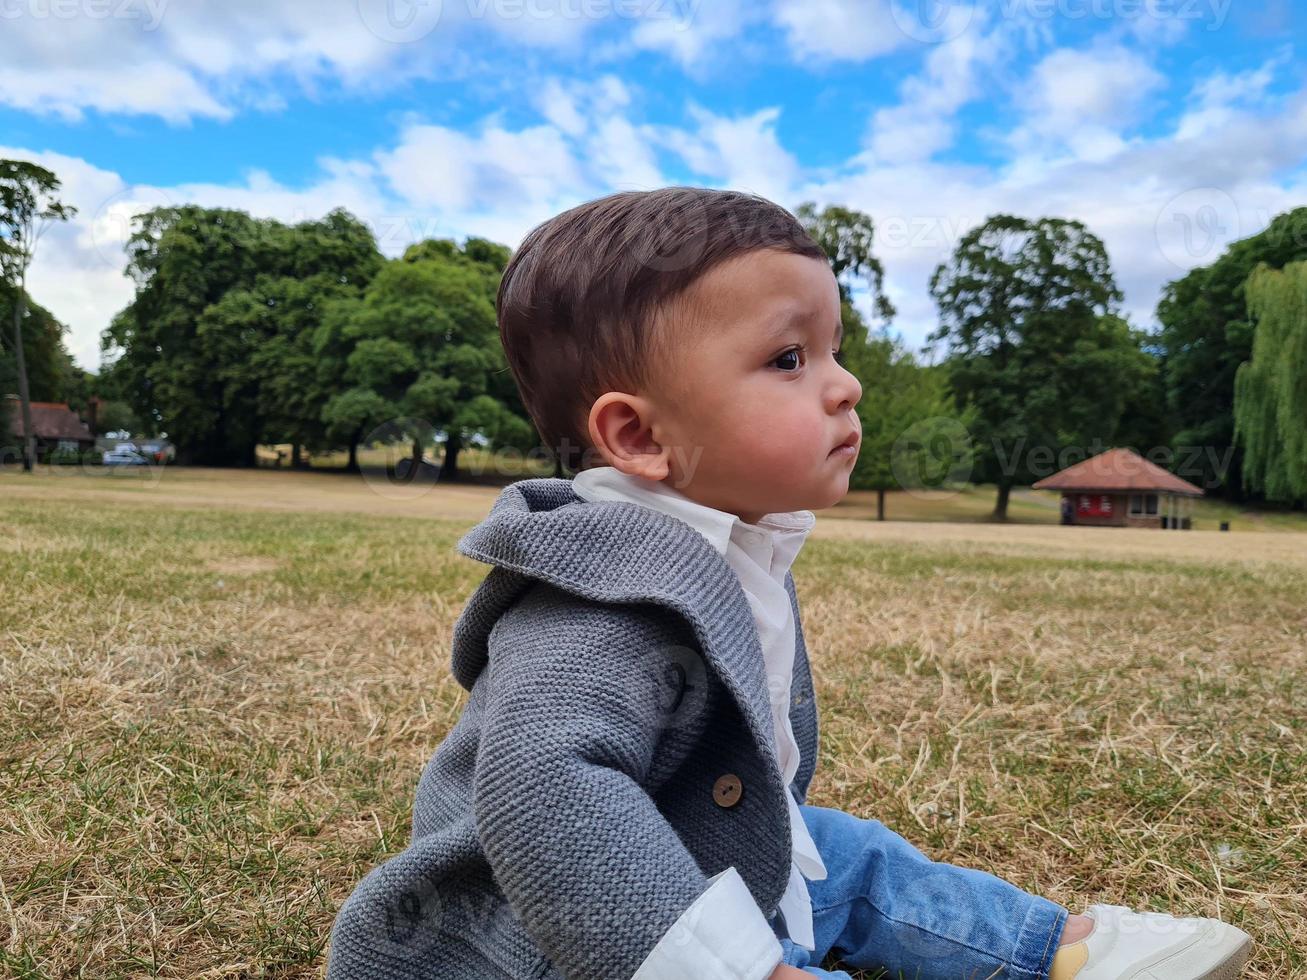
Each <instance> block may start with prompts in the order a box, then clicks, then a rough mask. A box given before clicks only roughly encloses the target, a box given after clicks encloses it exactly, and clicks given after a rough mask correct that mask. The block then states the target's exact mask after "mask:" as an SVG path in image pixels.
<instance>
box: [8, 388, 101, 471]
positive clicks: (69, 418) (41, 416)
mask: <svg viewBox="0 0 1307 980" xmlns="http://www.w3.org/2000/svg"><path fill="white" fill-rule="evenodd" d="M3 410H4V411H5V412H7V413H8V416H9V429H10V431H11V432H12V433H13V434H14V437H15V438H16V439H17V440H18V441H19V443H20V444H21V443H22V442H23V439H24V437H25V435H26V433H25V432H24V430H23V406H22V403H21V402H20V401H19V400H18V397H17V396H16V395H8V396H6V397H5V399H4V408H3ZM32 432H33V433H34V434H35V435H36V458H37V459H46V458H48V457H49V455H50V454H51V453H54V452H83V451H85V450H88V449H94V448H95V436H94V435H92V434H91V429H90V426H88V425H87V424H86V423H85V422H83V421H82V420H81V419H80V418H79V417H78V415H77V413H76V412H74V411H73V410H72V409H71V408H69V407H68V404H67V402H32Z"/></svg>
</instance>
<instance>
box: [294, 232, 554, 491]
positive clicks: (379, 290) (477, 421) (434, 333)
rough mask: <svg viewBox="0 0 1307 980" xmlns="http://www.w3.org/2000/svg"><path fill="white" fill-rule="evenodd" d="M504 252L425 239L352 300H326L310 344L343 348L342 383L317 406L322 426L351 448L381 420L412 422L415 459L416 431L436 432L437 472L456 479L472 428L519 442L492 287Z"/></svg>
mask: <svg viewBox="0 0 1307 980" xmlns="http://www.w3.org/2000/svg"><path fill="white" fill-rule="evenodd" d="M507 256H508V252H507V250H506V249H504V248H503V247H502V246H494V245H493V244H492V243H489V242H485V241H483V240H481V239H470V240H469V241H468V242H467V243H466V244H465V245H464V247H462V248H459V247H458V245H457V244H455V243H454V242H451V241H444V240H440V241H425V242H420V243H418V244H415V245H413V246H411V247H410V248H409V249H408V250H407V251H406V252H405V254H404V256H403V258H401V259H397V260H395V261H392V262H389V263H387V264H386V266H385V267H384V268H383V269H382V270H381V271H380V272H379V273H378V274H377V276H376V278H375V279H374V280H373V281H372V283H371V285H370V286H369V288H368V290H367V291H366V292H365V293H364V294H363V296H361V297H360V298H358V299H355V300H350V301H343V302H339V303H336V304H334V305H333V307H332V309H331V311H330V313H329V314H328V316H327V317H326V319H325V320H324V324H323V329H322V331H321V332H320V334H319V336H318V349H319V350H323V351H326V350H334V351H341V350H345V351H347V353H346V354H345V362H344V363H345V370H344V379H345V381H346V382H347V385H348V387H346V388H344V390H342V391H340V392H338V393H337V394H336V395H334V396H333V397H332V398H330V399H329V400H328V401H327V403H326V404H325V406H324V408H323V416H322V417H323V420H324V422H325V423H326V424H327V426H328V428H329V429H330V430H331V431H332V432H333V433H336V434H338V435H340V434H344V435H347V437H348V438H349V440H350V446H351V454H350V458H351V465H356V454H355V447H356V446H357V440H358V439H360V438H363V437H364V435H365V434H366V433H367V432H369V431H370V430H371V429H373V428H375V427H376V426H377V425H379V424H380V423H381V422H385V421H392V420H401V419H409V420H414V421H415V423H416V424H415V425H414V426H413V427H412V428H411V430H410V431H409V435H410V436H411V437H412V438H413V443H414V444H413V456H414V459H415V461H416V460H420V459H421V457H422V453H423V449H424V446H423V444H422V439H423V438H424V432H426V431H429V430H428V427H429V429H430V430H436V431H442V432H444V434H445V438H444V457H443V459H442V461H441V469H440V476H441V478H442V479H449V480H452V479H457V477H458V453H459V451H460V449H461V448H462V446H463V445H464V444H465V442H466V440H467V439H469V438H470V437H471V436H473V435H481V436H484V437H486V438H487V439H488V440H489V442H490V444H491V446H492V447H502V446H507V445H513V446H517V447H521V446H523V445H524V444H526V443H528V442H530V440H531V432H532V430H531V426H530V424H529V423H528V422H527V421H526V420H525V419H524V418H522V415H521V413H520V409H519V403H517V402H516V399H515V397H514V398H510V397H509V394H508V391H507V388H508V386H509V383H510V379H509V378H508V375H507V363H506V361H505V359H504V354H503V348H502V346H501V344H500V341H499V334H498V329H497V326H496V321H495V309H494V295H495V290H496V289H497V287H498V283H499V277H500V275H501V274H502V272H503V268H504V264H505V263H506V262H507Z"/></svg>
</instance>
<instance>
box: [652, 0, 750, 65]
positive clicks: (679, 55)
mask: <svg viewBox="0 0 1307 980" xmlns="http://www.w3.org/2000/svg"><path fill="white" fill-rule="evenodd" d="M678 8H679V9H678ZM650 10H651V11H657V15H656V16H651V17H647V18H645V19H643V20H641V21H640V22H639V23H637V24H635V26H634V27H633V29H632V31H631V37H630V42H631V45H632V46H633V47H635V48H636V49H638V50H643V51H657V52H660V53H662V54H665V55H667V56H668V57H670V58H671V59H672V60H673V61H675V62H676V63H677V64H679V65H680V66H681V67H682V68H685V69H689V70H691V71H698V70H700V69H702V68H705V67H708V63H709V62H710V61H713V60H718V61H719V60H723V55H724V54H725V53H726V52H728V51H729V50H730V48H729V47H728V45H727V42H729V41H731V40H732V39H734V38H736V36H737V35H739V34H740V33H741V32H742V31H743V30H744V28H745V27H746V25H748V24H750V23H752V22H753V21H754V20H755V19H756V18H757V14H756V12H755V11H754V9H753V8H752V6H751V5H746V4H745V3H744V2H743V0H708V2H703V0H690V2H688V3H681V4H674V3H666V4H661V3H655V4H653V5H651V7H650Z"/></svg>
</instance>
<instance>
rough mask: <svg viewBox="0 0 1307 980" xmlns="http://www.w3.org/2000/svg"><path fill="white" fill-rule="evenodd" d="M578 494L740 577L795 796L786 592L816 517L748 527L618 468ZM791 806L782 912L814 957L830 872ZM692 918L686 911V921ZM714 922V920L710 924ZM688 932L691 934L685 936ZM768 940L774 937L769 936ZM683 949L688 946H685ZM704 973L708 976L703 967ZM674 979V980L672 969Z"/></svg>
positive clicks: (785, 777) (798, 515) (581, 482)
mask: <svg viewBox="0 0 1307 980" xmlns="http://www.w3.org/2000/svg"><path fill="white" fill-rule="evenodd" d="M572 488H573V490H574V491H575V492H576V495H577V496H578V497H581V498H582V499H583V500H622V501H628V502H631V503H637V504H642V505H644V506H646V507H652V508H654V509H656V510H660V511H662V512H664V513H667V514H670V515H671V516H673V517H677V518H679V519H680V520H682V521H684V522H685V523H687V524H689V525H690V526H691V527H693V528H694V529H695V530H697V531H698V532H699V533H700V534H702V535H703V536H704V537H705V538H706V539H707V540H708V542H709V543H710V544H712V546H713V547H714V548H715V549H716V550H717V552H718V553H719V554H720V555H722V557H723V558H725V559H726V561H727V563H728V564H730V566H731V567H732V569H734V570H735V572H736V574H737V575H738V577H739V580H740V585H741V587H742V589H743V591H744V595H745V598H746V599H748V602H749V609H750V611H751V612H752V613H753V619H754V622H755V624H756V625H757V628H758V640H759V643H760V645H761V647H762V654H763V662H764V665H765V669H766V671H765V672H766V676H767V688H768V696H769V701H770V703H771V712H772V726H773V729H774V731H775V734H776V757H777V761H778V763H779V765H780V770H781V780H782V782H783V783H784V785H785V786H786V787H787V789H788V787H789V785H790V783H791V782H792V781H793V779H794V776H795V773H797V772H798V769H799V747H798V744H797V742H796V741H795V738H794V729H793V726H792V725H791V724H790V716H789V709H790V685H791V682H792V679H793V674H794V650H795V630H794V610H793V608H792V607H791V604H790V597H789V592H788V591H787V590H786V588H785V576H786V573H787V572H788V571H789V569H790V566H791V564H792V563H793V562H794V559H795V557H796V556H797V555H798V553H799V550H800V549H801V548H802V547H803V543H804V541H805V540H806V539H807V536H808V532H809V531H811V530H812V527H813V524H814V523H815V522H816V517H815V515H814V514H813V513H812V511H810V510H799V511H791V512H784V513H774V514H766V515H764V516H763V517H762V518H761V519H760V520H759V521H758V522H757V523H756V524H746V523H745V522H744V521H742V520H741V519H740V518H739V517H738V516H737V515H735V514H731V513H727V512H725V511H721V510H717V509H715V508H713V507H708V506H706V505H704V504H700V503H698V502H697V501H694V500H691V499H690V498H689V497H687V496H685V494H683V493H681V492H680V491H678V490H676V489H675V488H673V487H671V486H669V485H667V484H666V483H661V482H657V481H653V480H646V479H644V478H642V477H637V476H628V475H627V474H625V473H623V472H622V471H621V470H619V469H617V468H616V467H613V466H599V467H595V468H592V469H588V470H582V471H581V472H580V473H578V474H577V475H576V476H575V477H573V479H572ZM785 799H786V802H787V803H788V804H789V820H790V832H791V837H792V840H793V845H794V847H793V855H792V860H791V865H790V880H789V883H788V884H787V886H786V889H785V893H784V895H783V896H782V897H781V901H780V910H781V912H782V914H783V915H784V917H785V929H786V931H787V933H788V934H789V936H790V939H791V940H793V941H794V942H795V943H796V944H798V945H800V946H803V947H805V948H807V949H809V950H811V949H813V948H814V945H815V944H814V940H813V935H812V903H811V899H810V897H809V895H808V888H807V885H806V884H805V883H804V880H803V879H804V877H805V876H806V877H807V878H808V879H809V880H811V881H820V880H821V879H823V878H825V877H826V866H825V864H823V863H822V860H821V855H820V854H819V853H818V851H817V847H816V845H815V844H814V843H813V841H812V837H811V835H810V834H809V833H808V829H807V827H806V825H805V824H804V822H803V818H802V816H801V814H800V812H799V804H798V803H797V802H796V801H795V799H794V796H793V794H791V793H790V792H788V791H787V792H786V794H785ZM728 871H730V872H731V873H732V874H734V875H735V876H736V878H737V879H738V872H735V870H734V869H733V868H732V869H728ZM723 874H725V872H723ZM720 877H721V875H718V876H715V877H714V878H713V879H712V880H713V881H714V882H716V881H717V880H718V878H720ZM739 884H740V886H741V887H742V886H743V880H742V879H739ZM714 887H715V886H714ZM711 890H712V889H711V888H710V891H711ZM739 892H740V889H739V888H733V889H731V892H730V894H731V895H732V896H733V900H734V901H737V902H738V901H740V900H741V899H740V897H739ZM708 897H709V892H705V893H704V895H702V896H701V897H700V900H701V901H702V900H703V899H706V898H708ZM743 899H744V900H747V901H748V903H749V904H750V905H752V906H753V908H754V910H755V911H756V912H757V914H758V915H759V916H760V915H761V912H760V911H759V910H757V905H756V903H754V902H753V900H752V898H751V897H750V895H749V892H748V890H747V888H744V889H743ZM698 904H699V903H698V902H696V905H698ZM692 909H693V907H692ZM689 911H690V910H687V915H688V914H689ZM694 911H695V912H696V913H698V915H697V917H696V919H695V921H696V923H697V926H696V928H698V929H699V930H700V932H701V933H702V931H703V928H704V921H705V919H704V916H703V915H702V909H696V910H694ZM683 918H684V917H683ZM737 919H738V916H737ZM707 921H708V922H712V921H714V920H713V919H712V917H708V918H707ZM755 925H756V923H755ZM673 931H675V930H673ZM683 933H684V930H682V936H683ZM670 934H671V933H670V932H669V935H670ZM768 935H769V936H770V935H771V933H770V930H769V932H768ZM773 938H774V937H773ZM661 945H662V944H661V943H660V946H661ZM682 945H685V944H684V943H683V942H682ZM657 952H658V951H657V950H655V953H657ZM653 958H654V957H653V956H652V955H651V959H653ZM666 962H667V964H668V966H669V967H672V966H674V965H675V964H674V963H673V961H671V960H667V961H666ZM699 969H700V970H702V964H700V966H699ZM667 973H668V975H675V974H674V970H671V969H669V970H668V971H667ZM662 975H663V973H661V972H657V971H645V970H644V969H643V968H642V970H641V972H640V973H638V974H637V977H638V978H639V980H646V977H647V978H648V980H654V978H655V977H661V976H662Z"/></svg>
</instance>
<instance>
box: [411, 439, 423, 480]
mask: <svg viewBox="0 0 1307 980" xmlns="http://www.w3.org/2000/svg"><path fill="white" fill-rule="evenodd" d="M421 470H422V440H421V439H414V440H413V469H412V471H411V472H412V473H413V475H414V476H417V475H418V473H419V472H421Z"/></svg>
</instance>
